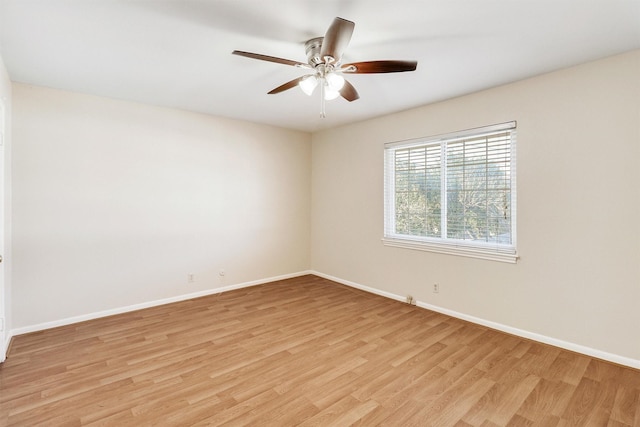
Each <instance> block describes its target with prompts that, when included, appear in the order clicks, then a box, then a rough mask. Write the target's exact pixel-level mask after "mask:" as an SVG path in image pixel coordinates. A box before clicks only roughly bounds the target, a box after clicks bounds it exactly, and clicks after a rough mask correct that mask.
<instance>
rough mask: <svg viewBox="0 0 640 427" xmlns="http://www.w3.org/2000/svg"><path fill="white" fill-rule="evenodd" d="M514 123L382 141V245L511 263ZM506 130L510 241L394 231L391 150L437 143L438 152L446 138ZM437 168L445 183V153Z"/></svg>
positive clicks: (443, 208) (443, 189) (514, 257)
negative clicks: (427, 235) (503, 242)
mask: <svg viewBox="0 0 640 427" xmlns="http://www.w3.org/2000/svg"><path fill="white" fill-rule="evenodd" d="M516 125H517V123H516V122H515V121H511V122H506V123H500V124H496V125H490V126H483V127H479V128H473V129H468V130H463V131H458V132H452V133H447V134H442V135H436V136H430V137H425V138H417V139H411V140H405V141H397V142H390V143H386V144H385V145H384V233H383V238H382V243H383V244H384V245H385V246H391V247H399V248H406V249H415V250H423V251H429V252H437V253H442V254H450V255H458V256H465V257H471V258H479V259H486V260H492V261H501V262H508V263H515V262H516V261H517V259H518V255H517V250H516V242H517V240H516V237H517V235H516V229H517V227H516V225H517V214H516V208H517V205H516V201H517V194H516V148H517V144H516ZM505 131H508V132H509V133H510V148H509V149H510V153H509V154H510V158H509V169H510V175H509V180H510V201H509V205H510V214H511V233H510V234H511V243H510V244H501V243H498V242H495V243H494V242H482V241H470V240H462V239H453V238H447V237H426V236H414V235H407V234H399V233H396V231H395V230H396V210H395V208H396V192H395V177H396V173H395V172H396V171H395V152H396V151H398V150H404V149H407V148H418V147H422V146H429V145H431V146H433V145H437V144H439V145H440V147H441V150H442V152H443V153H444V152H445V150H446V144H447V143H449V142H454V141H460V140H463V139H468V138H473V137H481V136H482V135H489V134H493V133H497V132H505ZM440 165H441V166H440V170H441V171H442V172H441V174H442V175H443V178H442V182H443V184H444V183H445V178H444V175H445V171H446V156H442V155H441V158H440ZM446 191H447V187H446V186H444V185H443V186H441V192H442V193H445V194H446ZM440 214H441V216H444V218H445V219H444V221H445V222H446V215H447V212H446V204H443V205H441V211H440Z"/></svg>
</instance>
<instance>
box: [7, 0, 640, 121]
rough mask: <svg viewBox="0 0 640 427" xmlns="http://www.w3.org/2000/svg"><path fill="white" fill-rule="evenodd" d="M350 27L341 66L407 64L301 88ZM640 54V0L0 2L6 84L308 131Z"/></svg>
mask: <svg viewBox="0 0 640 427" xmlns="http://www.w3.org/2000/svg"><path fill="white" fill-rule="evenodd" d="M336 16H340V17H342V18H345V19H348V20H351V21H354V22H355V23H356V26H355V31H354V34H353V38H352V39H351V44H350V45H349V47H348V48H347V50H346V53H345V54H344V57H343V62H356V61H364V60H377V59H401V60H417V61H418V69H417V71H415V72H409V73H397V74H369V75H352V76H349V77H348V78H349V80H350V81H351V83H353V85H354V86H355V87H356V88H357V90H358V92H359V93H360V99H359V100H357V101H354V102H352V103H349V102H347V101H345V100H344V99H337V100H335V101H330V102H329V103H328V105H327V116H328V117H327V118H326V119H320V118H319V104H320V99H319V95H317V94H316V95H317V96H313V97H307V96H306V95H304V94H303V93H302V92H301V91H300V90H299V89H298V88H294V89H291V90H289V91H286V92H283V93H280V94H277V95H267V92H268V91H269V90H271V89H273V88H275V87H276V86H279V85H280V84H282V83H284V82H286V81H289V80H292V79H294V78H296V77H298V76H300V75H302V74H304V70H301V69H298V68H295V67H290V66H286V65H281V64H275V63H270V62H264V61H257V60H253V59H248V58H244V57H239V56H235V55H231V52H232V51H233V50H234V49H238V50H245V51H250V52H256V53H261V54H266V55H271V56H277V57H282V58H286V59H292V60H296V61H302V62H306V56H305V52H304V46H303V44H304V42H305V41H306V40H308V39H310V38H313V37H318V36H323V35H324V33H325V32H326V30H327V27H328V26H329V24H330V23H331V22H332V20H333V18H335V17H336ZM638 48H640V0H420V1H412V0H343V1H333V0H314V1H308V0H278V1H275V0H209V1H205V0H200V1H196V0H0V55H1V56H2V58H3V60H4V63H5V66H6V68H7V69H8V71H9V75H10V77H11V79H12V80H13V81H15V82H22V83H29V84H34V85H41V86H48V87H53V88H59V89H65V90H70V91H75V92H83V93H89V94H95V95H100V96H106V97H111V98H118V99H125V100H132V101H138V102H143V103H147V104H154V105H160V106H168V107H176V108H181V109H185V110H191V111H197V112H202V113H208V114H213V115H217V116H224V117H231V118H237V119H242V120H249V121H254V122H259V123H267V124H271V125H275V126H281V127H287V128H292V129H300V130H304V131H315V130H318V129H324V128H328V127H333V126H337V125H341V124H345V123H350V122H354V121H359V120H363V119H366V118H371V117H375V116H379V115H383V114H387V113H390V112H395V111H401V110H405V109H408V108H412V107H416V106H419V105H424V104H428V103H432V102H435V101H439V100H443V99H447V98H451V97H455V96H459V95H463V94H467V93H471V92H475V91H478V90H482V89H486V88H489V87H493V86H497V85H501V84H504V83H508V82H512V81H516V80H520V79H523V78H526V77H530V76H534V75H537V74H541V73H545V72H549V71H552V70H556V69H560V68H564V67H568V66H571V65H575V64H580V63H583V62H587V61H590V60H594V59H598V58H602V57H606V56H610V55H614V54H617V53H621V52H625V51H629V50H633V49H638Z"/></svg>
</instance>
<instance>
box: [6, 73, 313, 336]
mask: <svg viewBox="0 0 640 427" xmlns="http://www.w3.org/2000/svg"><path fill="white" fill-rule="evenodd" d="M13 89H14V91H13V93H14V141H15V144H14V146H15V151H14V182H13V184H14V185H13V195H14V205H13V211H14V218H15V221H14V224H13V229H14V248H15V250H14V253H15V264H14V282H15V284H16V286H15V287H14V293H13V307H14V315H13V320H14V325H13V326H14V328H16V329H20V328H26V327H30V326H33V325H38V324H42V323H46V322H53V321H60V320H62V319H66V318H71V317H74V316H82V315H86V314H90V313H95V312H101V311H104V310H111V309H117V308H121V307H126V306H129V305H135V304H139V303H145V302H149V301H155V300H160V299H166V298H170V297H174V296H177V295H183V294H190V293H195V292H199V291H204V290H207V289H214V288H219V287H223V286H230V285H233V284H239V283H246V282H251V281H256V280H261V279H266V278H270V277H277V276H281V275H287V274H295V273H297V272H300V271H305V270H307V269H308V267H309V263H310V261H309V247H310V236H309V230H310V225H309V221H310V218H309V210H310V175H309V169H310V161H311V160H310V154H311V145H310V136H309V135H308V134H306V133H302V132H295V131H290V130H284V129H279V128H274V127H268V126H264V125H257V124H251V123H246V122H241V121H233V120H228V119H222V118H216V117H211V116H206V115H199V114H194V113H188V112H184V111H178V110H170V109H163V108H157V107H151V106H146V105H140V104H134V103H129V102H122V101H115V100H110V99H105V98H98V97H93V96H88V95H81V94H74V93H69V92H63V91H58V90H52V89H45V88H41V87H30V86H26V85H22V84H14V86H13ZM221 269H224V270H225V272H226V275H225V276H224V277H223V278H221V277H220V276H219V271H220V270H221ZM189 273H192V274H194V275H195V282H194V283H187V274H189Z"/></svg>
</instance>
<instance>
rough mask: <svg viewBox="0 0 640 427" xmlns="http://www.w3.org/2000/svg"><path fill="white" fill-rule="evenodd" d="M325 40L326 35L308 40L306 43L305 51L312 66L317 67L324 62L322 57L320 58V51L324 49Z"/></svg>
mask: <svg viewBox="0 0 640 427" xmlns="http://www.w3.org/2000/svg"><path fill="white" fill-rule="evenodd" d="M323 40H324V37H316V38H313V39H311V40H308V41H307V42H306V43H305V44H304V51H305V53H306V54H307V61H308V62H309V65H311V66H312V67H316V66H318V65H320V64H322V63H323V62H324V61H323V60H322V58H320V51H321V50H322V41H323Z"/></svg>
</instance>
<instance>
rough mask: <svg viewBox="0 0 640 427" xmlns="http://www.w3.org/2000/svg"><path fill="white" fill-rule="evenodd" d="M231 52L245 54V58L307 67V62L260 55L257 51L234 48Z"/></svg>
mask: <svg viewBox="0 0 640 427" xmlns="http://www.w3.org/2000/svg"><path fill="white" fill-rule="evenodd" d="M231 53H232V54H234V55H239V56H245V57H247V58H252V59H260V60H262V61H269V62H275V63H276V64H284V65H291V66H294V67H307V64H303V63H302V62H298V61H292V60H290V59H283V58H277V57H275V56H269V55H261V54H259V53H251V52H243V51H241V50H234V51H233V52H231Z"/></svg>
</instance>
